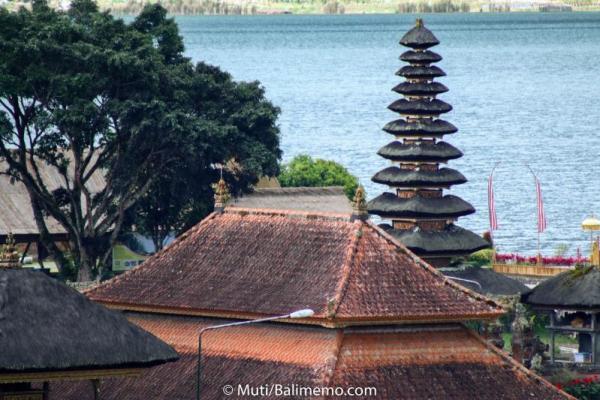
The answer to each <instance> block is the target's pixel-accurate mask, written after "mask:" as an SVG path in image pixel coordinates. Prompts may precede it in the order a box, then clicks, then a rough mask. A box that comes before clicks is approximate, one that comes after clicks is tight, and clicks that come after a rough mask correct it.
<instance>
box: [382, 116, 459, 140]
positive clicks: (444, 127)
mask: <svg viewBox="0 0 600 400" xmlns="http://www.w3.org/2000/svg"><path fill="white" fill-rule="evenodd" d="M383 130H384V131H385V132H387V133H390V134H392V135H396V136H419V137H420V136H443V135H448V134H451V133H455V132H457V131H458V128H457V127H455V126H454V125H452V124H451V123H450V122H447V121H444V120H441V119H436V120H430V119H421V120H418V121H412V122H407V121H406V120H405V119H397V120H395V121H392V122H388V123H387V124H386V125H385V126H384V127H383Z"/></svg>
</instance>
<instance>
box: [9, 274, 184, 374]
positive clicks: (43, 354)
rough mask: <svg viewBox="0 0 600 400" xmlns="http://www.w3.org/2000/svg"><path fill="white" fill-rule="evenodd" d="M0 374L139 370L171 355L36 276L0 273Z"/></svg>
mask: <svg viewBox="0 0 600 400" xmlns="http://www.w3.org/2000/svg"><path fill="white" fill-rule="evenodd" d="M0 338H1V341H0V343H1V344H2V345H1V351H0V380H1V377H2V374H10V373H35V372H48V371H64V370H91V369H93V370H98V369H120V368H140V367H149V366H153V365H157V364H162V363H164V362H166V361H174V360H176V359H177V358H178V356H177V353H176V352H175V351H174V350H173V349H172V348H171V347H170V346H169V345H167V344H166V343H164V342H162V341H161V340H159V339H157V338H156V337H155V336H153V335H151V334H150V333H148V332H146V331H144V330H143V329H141V328H139V327H137V326H135V325H133V324H132V323H130V322H129V321H127V319H126V318H125V317H124V316H122V315H121V313H118V312H115V311H111V310H108V309H107V308H105V307H103V306H101V305H99V304H96V303H94V302H92V301H91V300H89V299H87V298H86V297H85V296H84V295H83V294H80V293H79V292H77V291H76V290H74V289H72V288H69V287H68V286H66V285H64V284H63V283H61V282H58V281H56V280H54V279H52V278H50V277H48V276H47V275H45V274H43V273H42V272H36V271H28V270H23V269H0Z"/></svg>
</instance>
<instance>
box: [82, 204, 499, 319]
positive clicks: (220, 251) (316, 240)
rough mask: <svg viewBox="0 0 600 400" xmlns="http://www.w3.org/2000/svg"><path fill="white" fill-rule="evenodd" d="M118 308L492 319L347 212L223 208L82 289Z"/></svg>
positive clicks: (487, 303) (495, 309)
mask: <svg viewBox="0 0 600 400" xmlns="http://www.w3.org/2000/svg"><path fill="white" fill-rule="evenodd" d="M88 296H89V297H90V298H91V299H93V300H96V301H99V302H101V303H104V304H107V305H112V306H113V307H116V308H120V309H129V310H139V311H154V312H166V313H170V314H191V315H205V316H222V317H233V316H238V317H239V316H248V315H277V314H285V313H287V312H289V311H291V310H296V309H302V308H312V309H313V310H315V312H316V315H315V317H314V318H313V319H312V320H311V321H308V322H312V323H320V324H330V325H340V324H370V323H384V322H385V323H387V322H410V321H427V322H439V321H457V320H467V319H482V318H496V317H498V316H499V315H500V314H501V313H502V309H501V308H500V307H499V306H497V305H496V304H495V303H493V302H492V301H491V300H488V299H486V298H484V297H482V296H480V295H478V294H476V293H474V292H472V291H470V290H468V289H465V288H463V287H461V286H459V285H457V284H455V283H453V282H452V281H450V280H448V279H447V278H445V277H444V276H443V275H442V274H440V273H438V272H437V271H436V270H434V269H433V268H431V267H430V266H428V265H427V264H425V263H424V262H423V261H421V260H420V259H419V258H417V257H416V256H414V255H413V254H412V253H410V251H408V250H407V249H406V248H405V247H404V246H402V245H401V244H400V243H399V242H397V241H396V240H395V239H393V238H392V237H391V236H389V235H387V234H386V233H385V232H384V231H383V230H381V229H379V228H378V227H377V226H375V225H374V224H372V223H370V222H363V221H351V220H350V218H349V217H348V216H347V215H341V214H322V213H321V214H316V213H303V212H291V211H290V212H286V211H273V210H256V209H254V210H250V209H237V208H233V209H226V210H225V212H224V213H221V214H218V213H215V214H212V215H210V216H209V217H208V218H206V219H205V220H203V221H202V222H200V223H199V224H198V225H197V226H195V227H194V228H192V229H190V230H189V231H188V232H187V233H185V234H184V235H182V236H181V237H180V238H179V239H178V240H176V241H175V242H174V243H173V244H172V245H171V246H169V247H168V248H167V249H165V250H163V251H162V252H160V253H158V254H156V255H155V256H153V257H151V258H150V259H148V260H147V261H146V262H145V263H144V264H143V265H141V266H140V267H138V268H136V269H134V270H132V271H130V272H128V273H125V274H123V275H121V276H119V277H117V278H115V279H112V280H111V281H108V282H107V283H105V284H103V285H100V286H98V287H96V288H94V289H92V290H90V291H89V292H88Z"/></svg>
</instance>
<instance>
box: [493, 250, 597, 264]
mask: <svg viewBox="0 0 600 400" xmlns="http://www.w3.org/2000/svg"><path fill="white" fill-rule="evenodd" d="M541 261H542V265H553V266H565V267H572V266H574V265H578V264H586V263H588V262H589V259H588V258H586V257H563V256H552V257H542V259H541ZM496 262H497V263H500V264H530V265H536V264H537V263H538V258H537V256H522V255H519V254H516V253H507V254H496Z"/></svg>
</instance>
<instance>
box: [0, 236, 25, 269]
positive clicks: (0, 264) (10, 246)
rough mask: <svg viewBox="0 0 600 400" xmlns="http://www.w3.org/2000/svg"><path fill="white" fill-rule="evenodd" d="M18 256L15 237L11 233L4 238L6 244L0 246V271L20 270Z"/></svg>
mask: <svg viewBox="0 0 600 400" xmlns="http://www.w3.org/2000/svg"><path fill="white" fill-rule="evenodd" d="M20 261H21V260H20V256H19V253H18V252H17V248H16V242H15V237H14V236H13V234H12V233H11V232H9V234H8V235H7V237H6V243H5V244H4V246H2V251H0V269H1V268H5V269H14V268H20V267H21V262H20Z"/></svg>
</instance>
